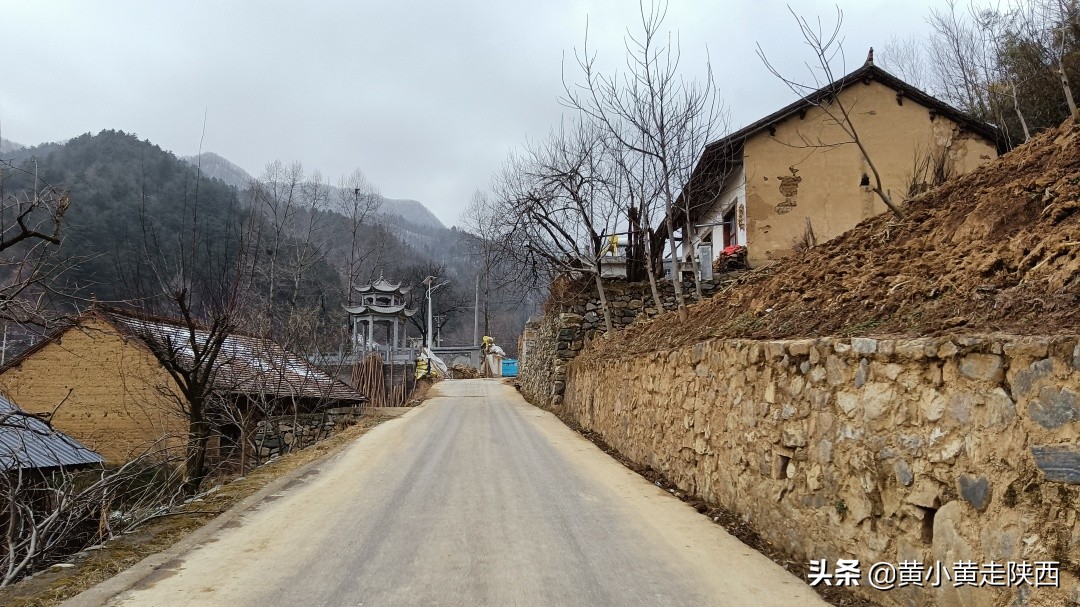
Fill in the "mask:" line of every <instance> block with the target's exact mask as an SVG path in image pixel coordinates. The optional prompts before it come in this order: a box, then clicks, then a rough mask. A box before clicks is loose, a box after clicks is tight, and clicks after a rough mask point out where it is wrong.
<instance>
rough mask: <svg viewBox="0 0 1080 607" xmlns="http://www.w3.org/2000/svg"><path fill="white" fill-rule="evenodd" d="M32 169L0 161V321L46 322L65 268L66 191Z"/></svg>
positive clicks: (24, 323)
mask: <svg viewBox="0 0 1080 607" xmlns="http://www.w3.org/2000/svg"><path fill="white" fill-rule="evenodd" d="M34 165H35V168H34V169H33V170H32V171H31V170H27V169H25V168H20V167H17V166H15V165H14V164H13V163H11V162H8V161H2V160H0V276H2V277H3V278H2V279H0V321H3V322H5V323H9V322H10V323H15V324H18V325H27V324H36V325H41V324H43V323H44V322H45V319H44V316H43V314H44V308H45V299H46V296H47V295H48V293H49V292H50V290H51V283H52V281H53V279H54V278H55V277H56V275H57V273H58V272H59V271H61V270H62V269H63V265H62V264H57V263H56V255H57V252H58V249H59V246H60V243H61V239H62V236H63V233H62V228H63V222H64V215H65V214H66V213H67V210H68V207H69V206H70V199H69V198H68V195H67V192H66V191H65V190H63V189H62V188H58V187H54V186H52V185H49V184H47V183H43V182H42V181H41V180H40V179H39V178H38V175H37V170H36V162H35V163H34Z"/></svg>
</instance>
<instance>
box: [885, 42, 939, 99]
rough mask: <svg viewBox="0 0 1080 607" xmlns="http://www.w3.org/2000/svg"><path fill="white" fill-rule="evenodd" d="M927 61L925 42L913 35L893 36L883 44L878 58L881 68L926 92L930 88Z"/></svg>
mask: <svg viewBox="0 0 1080 607" xmlns="http://www.w3.org/2000/svg"><path fill="white" fill-rule="evenodd" d="M928 59H929V58H928V57H927V52H926V42H925V40H923V39H921V38H919V37H918V36H915V35H911V36H906V37H903V38H901V37H899V36H893V37H892V38H890V39H889V41H888V42H886V43H885V45H884V46H883V47H882V49H881V53H879V56H878V61H879V63H881V66H882V67H884V68H885V69H887V70H888V71H890V72H892V73H894V74H896V75H897V76H899V77H900V79H901V80H903V81H904V82H907V83H908V84H910V85H912V86H914V87H915V88H918V89H922V90H927V89H928V88H929V86H930V80H929V77H928V76H929V75H928V73H927V62H928Z"/></svg>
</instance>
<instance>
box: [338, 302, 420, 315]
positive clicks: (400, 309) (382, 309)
mask: <svg viewBox="0 0 1080 607" xmlns="http://www.w3.org/2000/svg"><path fill="white" fill-rule="evenodd" d="M342 307H343V308H345V311H346V312H348V313H349V314H370V313H375V314H387V315H394V314H403V315H405V317H406V318H408V317H410V316H412V315H414V314H416V310H406V309H405V304H398V305H396V306H376V305H374V304H363V305H357V306H342Z"/></svg>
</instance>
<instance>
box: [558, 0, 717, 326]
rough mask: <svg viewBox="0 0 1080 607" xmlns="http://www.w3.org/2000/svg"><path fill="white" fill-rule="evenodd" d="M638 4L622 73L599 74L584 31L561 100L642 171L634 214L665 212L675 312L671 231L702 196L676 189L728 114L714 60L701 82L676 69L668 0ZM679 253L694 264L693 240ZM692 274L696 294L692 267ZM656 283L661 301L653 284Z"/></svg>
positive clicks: (676, 259) (677, 270)
mask: <svg viewBox="0 0 1080 607" xmlns="http://www.w3.org/2000/svg"><path fill="white" fill-rule="evenodd" d="M639 8H640V16H641V30H640V32H639V33H638V34H637V35H633V34H629V35H628V36H627V37H626V40H625V48H626V64H627V68H628V70H627V72H626V73H614V74H611V75H608V74H604V73H603V72H602V71H601V70H600V68H599V66H598V65H597V62H596V54H595V53H593V52H592V51H591V50H590V48H589V45H588V36H587V35H586V43H585V46H584V48H583V50H582V52H581V53H579V54H576V56H575V58H576V63H577V67H578V69H579V71H580V73H581V77H582V79H583V82H581V83H578V84H574V85H572V84H570V83H567V82H565V81H564V90H565V97H564V103H565V104H566V105H568V106H569V107H571V108H573V109H575V110H577V111H578V112H581V113H583V114H585V115H587V116H589V117H591V118H592V119H594V120H595V121H596V122H597V123H598V124H600V125H602V126H603V127H604V128H605V129H606V131H607V133H608V135H609V137H610V139H611V141H612V142H613V143H614V144H615V145H617V146H618V148H620V149H621V150H623V151H625V152H626V153H627V156H625V157H624V163H625V164H626V165H627V166H628V167H629V170H628V174H629V175H637V176H640V189H639V191H637V192H635V194H636V198H637V200H638V205H639V207H640V208H639V209H638V215H639V217H641V218H642V220H643V221H645V222H649V221H651V220H652V219H653V218H654V217H655V215H656V213H657V212H658V211H661V212H662V213H663V218H664V222H665V224H666V231H667V237H668V239H669V243H670V255H671V263H672V276H673V281H672V282H673V283H674V287H675V297H676V301H677V303H678V307H679V314H680V315H681V316H685V314H686V313H685V310H684V308H685V305H686V300H685V297H684V295H683V291H682V280H681V276H682V271H681V264H680V251H679V248H678V245H677V244H676V239H675V231H676V229H677V228H679V227H680V226H682V227H685V228H686V229H684V233H687V234H688V233H689V232H690V231H691V230H690V228H691V226H689V223H690V221H689V220H690V216H691V213H692V212H693V210H694V208H695V207H696V206H698V205H700V204H702V203H704V202H706V201H702V200H696V199H694V198H693V197H692V196H689V195H683V196H680V190H681V189H682V187H683V185H684V184H686V183H688V182H689V181H690V175H691V173H692V172H693V170H694V167H695V166H696V165H697V161H698V159H699V158H700V157H701V153H702V152H703V151H704V149H705V145H706V144H708V143H709V142H710V141H712V140H713V139H715V138H716V136H717V135H718V134H719V133H720V132H721V131H722V130H723V129H724V128H725V126H726V119H725V115H724V109H723V104H722V103H721V101H720V98H719V96H718V94H717V91H716V87H715V83H714V81H713V78H712V70H711V67H709V66H708V65H707V66H706V68H707V70H706V71H707V78H706V80H705V81H704V82H694V81H688V80H686V79H685V78H684V77H683V76H681V75H680V73H679V64H680V60H681V50H680V48H679V45H678V42H677V41H675V42H673V41H672V38H671V35H670V34H668V36H667V39H666V40H665V39H664V35H663V31H662V26H663V22H664V18H665V16H666V13H667V3H666V2H663V1H661V2H656V1H654V0H649V1H648V2H646V0H642V1H641V3H640V5H639ZM631 183H633V182H631ZM684 194H687V193H684ZM684 224H685V225H684ZM687 244H688V243H687ZM647 248H648V249H649V253H650V254H649V255H647V256H646V257H647V263H649V264H652V263H653V260H652V254H651V253H652V250H653V247H652V246H651V243H650V244H649V245H647ZM682 253H683V254H686V255H687V257H688V259H689V260H690V262H691V265H692V266H693V265H695V254H696V252H695V251H694V250H693V247H687V250H686V251H683V252H682ZM649 269H650V271H649V275H650V281H653V282H655V272H654V269H653V268H649ZM694 280H695V282H694V284H695V288H696V290H697V295H698V297H699V298H700V296H701V285H700V284H699V282H698V275H697V272H695V273H694ZM653 287H654V288H653V293H654V299H657V300H658V298H659V297H658V291H657V289H656V288H655V284H654V285H653ZM655 303H656V304H657V305H658V306H659V305H660V302H659V301H656V302H655ZM661 309H662V308H661Z"/></svg>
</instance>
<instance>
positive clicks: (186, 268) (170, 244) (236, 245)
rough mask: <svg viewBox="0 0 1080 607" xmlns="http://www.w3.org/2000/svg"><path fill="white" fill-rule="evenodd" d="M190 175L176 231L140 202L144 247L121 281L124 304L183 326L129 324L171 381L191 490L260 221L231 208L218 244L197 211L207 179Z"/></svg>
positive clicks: (246, 289)
mask: <svg viewBox="0 0 1080 607" xmlns="http://www.w3.org/2000/svg"><path fill="white" fill-rule="evenodd" d="M190 177H191V179H192V181H193V183H192V188H191V196H190V197H185V198H181V199H179V200H175V201H173V202H174V204H175V205H176V206H178V207H179V208H180V209H182V212H183V217H184V223H183V225H182V229H181V230H179V231H177V232H163V231H162V230H161V229H160V228H159V227H158V226H156V225H155V224H154V222H153V221H151V220H150V218H149V217H148V216H147V214H146V208H145V205H144V208H143V212H142V229H143V238H142V252H141V255H140V256H139V258H138V260H136V261H135V262H134V263H133V264H131V265H130V266H128V267H129V271H128V272H127V273H126V275H125V276H124V277H123V278H124V281H125V284H126V285H127V286H128V288H129V289H130V290H129V297H128V299H127V302H126V306H127V307H130V308H133V309H135V310H136V311H138V312H140V313H142V314H144V315H147V316H149V317H165V318H169V319H174V320H176V321H178V322H179V325H180V326H181V327H182V330H180V331H178V332H175V333H168V334H165V335H160V334H159V333H158V331H157V329H156V328H155V326H154V325H153V324H152V323H144V324H137V325H135V326H134V327H133V328H134V331H135V332H136V333H137V334H139V336H140V338H141V339H142V341H144V342H145V343H146V344H147V346H148V347H149V348H150V350H151V351H152V352H153V354H154V356H155V358H156V359H157V361H158V363H159V364H160V365H161V366H162V368H164V369H165V371H166V372H167V373H168V375H169V377H170V378H171V379H172V381H173V383H174V384H175V386H176V390H175V391H173V390H171V389H168V390H166V392H167V393H166V394H165V395H166V396H167V397H170V398H172V400H173V402H174V404H175V406H176V409H177V412H178V413H180V414H181V415H182V416H183V418H184V419H185V420H186V423H187V437H186V441H185V452H186V455H185V458H184V483H183V488H184V491H185V492H186V493H187V494H194V493H196V492H197V491H198V489H199V487H200V486H201V485H202V482H203V480H204V479H205V478H206V475H207V468H206V452H207V446H208V442H209V440H210V436H211V430H212V423H211V419H210V416H209V413H210V411H211V409H212V407H213V406H214V404H215V375H216V374H217V372H218V371H219V369H220V368H221V367H222V365H225V364H227V363H228V361H229V358H230V356H234V355H235V354H234V353H229V352H224V351H223V346H224V344H225V342H226V340H227V339H228V337H229V336H230V335H232V334H234V333H236V332H237V331H239V330H240V329H241V327H243V326H245V325H246V324H247V323H250V322H251V321H252V319H251V314H250V313H249V311H250V307H248V305H247V304H248V303H249V301H250V300H251V297H252V291H253V286H254V279H255V277H256V265H257V260H258V248H259V246H260V244H259V242H258V240H257V234H258V232H259V230H258V228H257V226H259V225H260V221H259V215H258V214H256V213H254V212H246V213H245V212H243V211H242V210H241V209H240V208H239V206H238V205H237V206H234V207H233V209H232V212H231V213H229V214H227V215H226V216H225V219H226V222H225V223H226V224H225V225H224V226H215V227H218V228H222V229H224V230H225V232H226V233H227V234H228V235H229V240H228V242H226V243H219V242H216V241H215V236H216V234H215V231H214V230H211V229H210V227H211V226H209V225H208V224H207V219H206V218H204V217H202V216H200V214H199V209H200V206H199V204H198V197H199V189H200V185H201V182H203V181H205V180H204V178H202V177H201V175H199V174H198V173H195V174H193V175H190ZM215 219H216V218H215ZM173 251H175V252H176V253H173Z"/></svg>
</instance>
